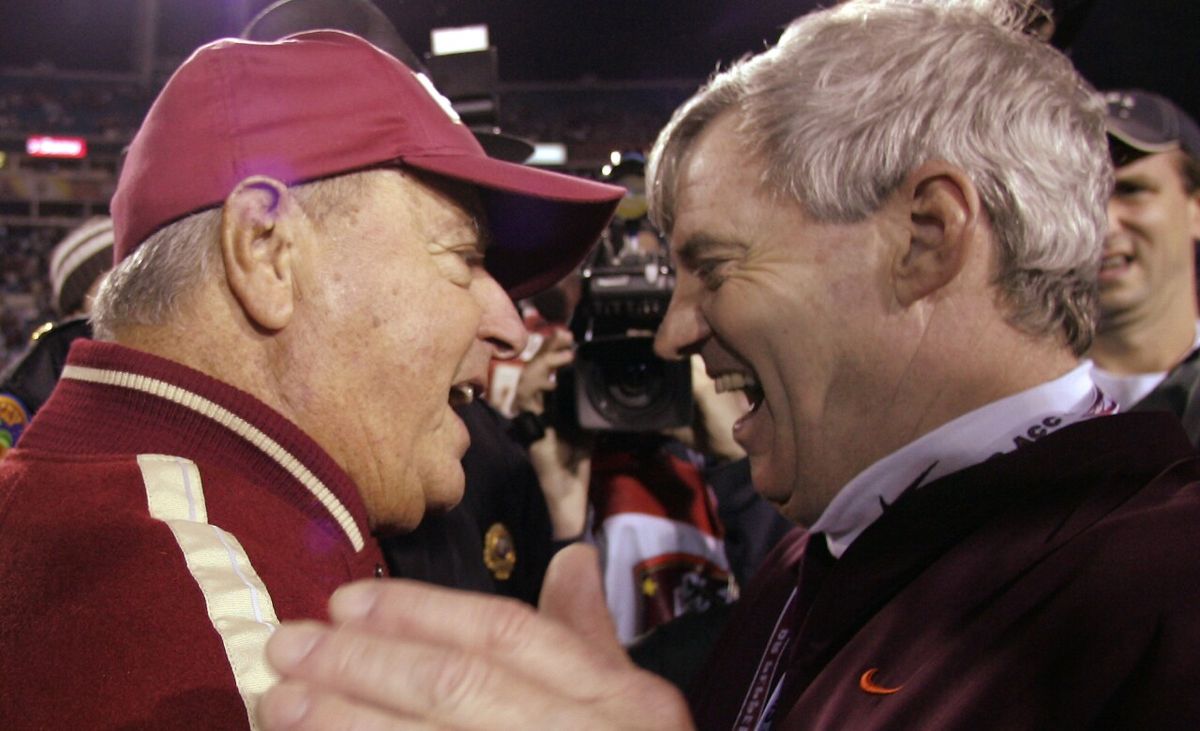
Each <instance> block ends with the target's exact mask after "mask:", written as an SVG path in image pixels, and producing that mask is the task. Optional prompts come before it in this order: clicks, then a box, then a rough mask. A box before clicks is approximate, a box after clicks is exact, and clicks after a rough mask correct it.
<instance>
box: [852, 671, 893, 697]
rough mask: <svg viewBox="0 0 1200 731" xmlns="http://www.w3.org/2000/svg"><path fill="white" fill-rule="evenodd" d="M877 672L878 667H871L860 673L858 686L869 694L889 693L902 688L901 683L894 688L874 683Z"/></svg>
mask: <svg viewBox="0 0 1200 731" xmlns="http://www.w3.org/2000/svg"><path fill="white" fill-rule="evenodd" d="M877 672H879V668H871V669H870V670H868V671H867V672H865V673H863V674H862V677H860V678H859V679H858V687H860V688H862V689H863V690H864V691H866V692H868V693H870V694H871V695H891V694H892V693H895V692H896V691H898V690H900V689H901V688H903V687H904V686H903V685H897V686H896V687H895V688H885V687H883V686H882V685H876V684H875V673H877Z"/></svg>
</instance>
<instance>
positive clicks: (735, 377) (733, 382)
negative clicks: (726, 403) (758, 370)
mask: <svg viewBox="0 0 1200 731" xmlns="http://www.w3.org/2000/svg"><path fill="white" fill-rule="evenodd" d="M713 383H714V384H715V385H716V387H717V393H725V392H727V391H744V390H746V389H747V388H754V387H757V386H758V381H757V380H755V378H754V376H753V375H752V374H750V373H722V374H721V375H719V376H717V377H716V378H715V379H713Z"/></svg>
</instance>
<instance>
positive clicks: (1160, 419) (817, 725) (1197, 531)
mask: <svg viewBox="0 0 1200 731" xmlns="http://www.w3.org/2000/svg"><path fill="white" fill-rule="evenodd" d="M1197 480H1200V459H1198V458H1197V457H1196V455H1195V453H1194V452H1193V449H1192V447H1191V445H1190V444H1189V443H1188V439H1187V436H1186V435H1185V434H1184V433H1183V431H1181V429H1180V428H1179V426H1178V420H1177V419H1175V417H1173V416H1170V415H1166V414H1126V415H1119V416H1113V417H1105V418H1098V419H1094V420H1091V421H1086V422H1082V423H1080V424H1077V425H1074V426H1072V427H1069V428H1066V429H1063V430H1062V431H1061V432H1058V433H1056V434H1053V435H1051V436H1048V437H1046V438H1045V439H1042V440H1039V441H1038V442H1036V443H1034V444H1032V445H1030V446H1028V447H1024V448H1022V449H1020V450H1018V451H1016V452H1014V453H1011V454H1008V455H1003V456H997V457H994V458H992V459H991V460H988V461H987V462H985V463H983V464H980V465H976V466H974V467H972V468H969V469H966V470H963V471H961V472H958V473H955V474H952V475H948V476H947V477H945V478H942V479H940V480H937V481H935V482H933V483H930V484H929V485H927V486H925V487H922V488H920V489H918V490H915V491H910V493H908V494H906V495H905V496H904V497H902V498H901V499H900V500H898V501H897V502H896V503H895V504H894V505H893V506H891V508H889V509H888V510H887V512H886V513H885V514H884V515H883V517H882V518H880V519H879V520H878V521H877V522H876V523H875V524H873V525H872V526H871V527H870V528H868V529H867V531H866V532H864V533H863V534H862V536H861V537H860V538H859V539H858V540H857V541H856V542H855V543H853V544H852V545H851V546H850V548H849V549H848V550H847V551H846V553H845V554H844V555H843V556H842V558H841V559H839V560H837V561H833V560H832V559H830V558H829V557H828V552H827V551H825V550H824V548H823V546H820V547H819V548H814V549H813V550H812V551H809V550H808V549H807V547H806V542H807V540H808V536H806V535H805V534H804V533H803V532H801V531H799V530H797V531H795V532H794V533H793V534H791V535H789V537H788V538H787V539H785V540H784V541H783V543H781V544H780V546H779V547H778V548H777V549H776V551H775V552H774V553H773V555H772V556H771V557H770V558H769V559H768V561H767V563H766V565H765V566H764V569H763V570H762V571H761V572H760V573H759V574H758V575H757V577H756V579H755V581H754V582H753V583H752V584H751V586H750V587H749V589H748V590H747V592H746V593H745V595H744V596H743V600H742V602H741V605H740V606H739V608H738V610H737V614H735V616H734V617H733V618H732V620H731V621H730V622H729V623H728V625H727V628H728V629H727V630H726V631H725V633H724V634H723V636H722V637H721V639H720V640H719V641H718V643H717V646H716V648H715V650H714V651H713V653H712V654H711V655H710V661H709V663H708V665H707V666H706V667H705V668H704V670H703V671H702V672H701V674H700V676H699V677H698V678H697V680H696V682H695V683H694V684H693V687H692V692H691V694H690V697H691V699H692V707H693V713H694V715H695V718H696V720H697V722H698V724H699V726H700V727H701V728H703V729H728V728H733V727H734V725H735V719H736V718H737V717H738V712H739V709H740V708H741V706H742V703H743V700H744V698H745V696H746V692H747V690H748V688H750V686H751V678H752V677H753V674H754V673H755V669H756V668H757V667H758V663H759V659H760V657H761V655H762V650H763V648H764V647H765V645H766V644H767V641H768V638H769V637H770V635H771V633H772V628H773V626H774V624H775V621H776V619H777V617H778V615H779V613H780V608H781V607H782V606H783V605H784V603H785V602H786V601H787V598H788V596H789V595H790V593H791V591H792V589H793V588H794V587H796V588H797V590H798V596H799V602H800V604H799V606H800V607H801V609H800V615H799V616H800V617H801V620H800V621H799V622H797V624H796V625H795V626H796V629H797V634H796V635H795V636H794V638H793V639H792V641H791V643H790V645H789V646H788V648H787V650H786V651H785V654H784V660H783V663H784V666H785V667H786V670H787V675H786V679H785V681H784V684H783V689H782V691H781V696H780V699H779V703H778V706H777V712H776V715H775V718H774V726H773V727H774V728H776V729H853V730H854V731H865V730H868V729H885V728H886V729H1067V728H1070V729H1077V728H1125V729H1176V728H1178V729H1197V728H1200V690H1198V689H1197V687H1196V683H1197V679H1198V678H1200V487H1198V485H1197V484H1196V483H1197ZM816 539H817V540H822V538H821V537H819V536H818V537H817V538H816ZM814 545H816V544H814ZM810 553H811V555H808V554H810ZM822 557H823V558H822Z"/></svg>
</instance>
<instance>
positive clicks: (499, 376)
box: [486, 305, 565, 418]
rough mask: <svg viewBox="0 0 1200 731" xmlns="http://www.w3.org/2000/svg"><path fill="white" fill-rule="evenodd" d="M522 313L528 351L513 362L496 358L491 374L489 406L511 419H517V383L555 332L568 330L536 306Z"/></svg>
mask: <svg viewBox="0 0 1200 731" xmlns="http://www.w3.org/2000/svg"><path fill="white" fill-rule="evenodd" d="M522 309H523V310H524V316H523V317H522V320H523V321H524V323H525V329H526V330H527V331H528V332H529V341H528V343H527V344H526V346H525V350H523V351H521V352H520V353H518V354H517V355H516V356H514V357H512V358H507V359H499V358H493V359H492V363H491V366H490V368H489V371H488V388H487V397H486V398H487V400H488V403H489V404H491V405H492V407H493V408H495V409H496V410H497V411H499V412H500V413H502V414H504V415H505V416H507V417H509V418H512V417H513V416H516V408H515V405H514V403H513V399H514V398H515V397H516V393H517V383H518V382H519V381H520V380H521V371H522V370H524V368H525V364H526V363H528V362H529V361H531V360H533V357H534V356H535V355H537V353H538V351H539V350H541V347H542V344H543V343H545V342H546V340H547V339H549V338H552V337H554V333H555V331H557V330H563V329H565V327H564V326H563V325H559V324H557V323H553V322H550V321H548V320H546V318H544V317H542V315H541V314H540V313H539V312H538V311H537V308H535V307H533V306H530V305H526V306H525V307H523V308H522Z"/></svg>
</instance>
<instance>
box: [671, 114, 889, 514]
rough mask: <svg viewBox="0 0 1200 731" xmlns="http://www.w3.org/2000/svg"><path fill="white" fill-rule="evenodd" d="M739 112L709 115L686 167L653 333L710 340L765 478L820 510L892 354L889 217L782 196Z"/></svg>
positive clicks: (765, 483)
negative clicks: (837, 216) (846, 217)
mask: <svg viewBox="0 0 1200 731" xmlns="http://www.w3.org/2000/svg"><path fill="white" fill-rule="evenodd" d="M736 120H737V118H736V117H735V116H733V115H732V114H726V115H724V116H722V117H720V118H718V119H717V120H716V121H714V122H712V123H711V124H710V125H709V127H708V128H707V129H706V130H705V131H704V132H703V133H702V135H701V137H700V138H699V139H698V140H697V141H696V142H695V143H694V146H693V148H692V150H691V151H690V152H689V153H688V155H687V157H686V159H685V161H684V163H683V167H682V169H681V170H680V174H679V179H678V182H677V185H676V210H675V225H674V227H673V230H672V231H671V237H670V238H671V251H672V254H673V256H674V258H675V263H676V265H677V270H678V282H677V286H676V289H675V293H674V296H673V299H672V302H671V306H670V308H669V310H668V313H667V316H666V318H665V319H664V322H663V325H662V327H660V329H659V332H658V339H657V342H656V347H657V349H658V351H659V353H660V354H662V355H664V356H668V357H669V356H674V355H679V354H683V353H688V352H698V353H700V355H701V356H702V357H703V359H704V363H705V366H706V368H707V371H708V373H709V375H710V376H711V377H712V378H713V380H714V381H715V382H716V384H717V388H718V390H719V391H730V390H743V391H744V392H745V393H746V395H747V397H748V399H749V401H750V404H751V408H750V410H749V411H748V412H747V413H746V414H745V415H744V416H742V417H741V418H740V419H739V420H738V421H737V422H736V423H735V425H734V427H733V432H734V438H735V439H736V440H737V442H738V444H740V445H741V446H742V447H743V448H744V449H745V450H746V452H747V454H748V455H749V457H750V463H751V474H752V477H753V480H754V485H755V488H756V489H757V490H758V491H759V492H760V493H761V494H763V496H764V497H766V498H767V499H769V500H771V501H772V502H775V503H777V504H779V505H780V506H781V510H782V512H783V513H784V514H785V515H786V516H787V517H789V518H791V519H793V520H797V521H799V522H811V521H813V520H815V519H816V517H817V516H819V514H820V513H821V511H822V510H824V508H825V506H826V505H827V504H828V502H829V500H831V499H832V497H833V495H834V494H835V493H836V492H837V490H838V489H840V488H841V486H842V485H843V484H844V483H845V481H846V480H847V479H849V475H846V474H845V469H846V468H847V465H846V463H844V462H843V461H842V459H841V458H842V456H843V453H844V452H853V451H855V450H853V449H850V448H848V445H847V444H845V443H844V442H845V441H846V439H847V437H846V435H847V434H853V433H854V430H855V424H856V422H857V420H858V419H859V418H860V416H859V414H860V413H861V407H862V404H863V402H864V400H865V399H866V396H867V393H868V391H867V390H864V389H863V388H862V385H863V381H864V379H869V378H871V371H872V368H873V366H872V365H871V364H872V363H874V362H878V361H879V360H880V359H881V358H883V355H882V354H881V353H880V352H878V351H879V347H877V346H878V345H879V341H878V339H877V336H878V334H879V331H880V329H881V328H880V323H881V322H882V321H883V314H882V308H883V306H884V305H883V301H884V297H883V295H882V292H881V287H880V283H881V279H880V276H881V272H883V271H884V270H885V268H886V267H885V266H884V265H885V261H884V257H883V255H882V253H881V252H882V251H883V249H882V248H881V247H880V246H878V245H876V244H877V243H878V242H879V240H880V237H879V230H878V225H879V224H878V221H877V219H876V217H871V218H869V219H867V220H866V221H864V222H862V223H855V224H827V223H818V222H816V221H813V220H812V219H811V218H810V217H808V216H807V215H806V214H805V212H804V211H803V209H802V207H801V206H800V205H798V204H796V203H795V202H794V201H788V200H774V199H772V198H771V197H770V196H769V195H768V194H766V193H765V192H763V190H762V188H761V183H760V174H761V168H760V165H759V164H758V163H756V162H754V161H752V160H748V159H747V158H746V155H745V153H744V152H743V151H742V148H741V146H740V144H739V141H738V140H739V133H738V132H737V129H736V126H735V125H736ZM855 438H856V439H860V440H861V439H862V438H866V437H865V436H863V435H859V436H857V437H855ZM865 466H866V465H861V466H860V467H858V469H861V468H862V467H865Z"/></svg>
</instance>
